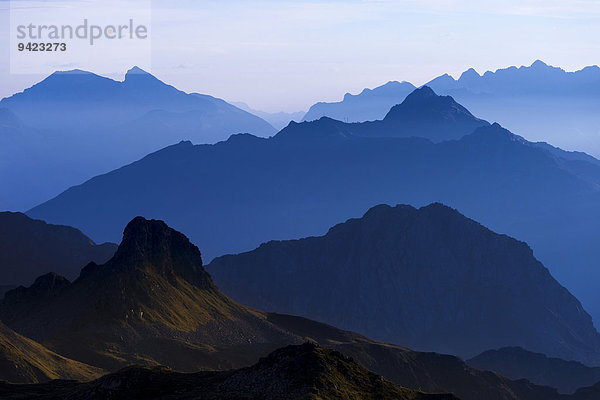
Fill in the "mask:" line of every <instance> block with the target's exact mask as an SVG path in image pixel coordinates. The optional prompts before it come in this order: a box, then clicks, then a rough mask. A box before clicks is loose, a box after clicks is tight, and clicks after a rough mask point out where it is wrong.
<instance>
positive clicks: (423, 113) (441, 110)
mask: <svg viewBox="0 0 600 400" xmlns="http://www.w3.org/2000/svg"><path fill="white" fill-rule="evenodd" d="M318 122H321V123H322V124H329V126H336V128H335V129H337V130H339V131H340V132H342V131H343V132H344V133H343V135H344V136H357V137H360V136H364V137H420V138H425V139H428V140H431V141H432V142H436V143H437V142H442V141H445V140H453V139H460V138H462V137H463V136H466V135H468V134H470V133H473V131H474V130H475V129H477V128H480V127H484V126H488V125H489V123H488V122H487V121H484V120H481V119H478V118H476V117H474V116H473V115H472V114H471V113H470V112H469V110H467V109H466V108H464V107H463V106H461V105H460V104H458V103H457V102H455V101H454V99H453V98H452V97H450V96H438V95H436V94H435V92H434V91H433V90H431V88H429V87H427V86H423V87H422V88H419V89H415V90H414V91H413V92H412V93H411V94H409V95H408V96H407V97H406V99H405V100H404V101H403V102H402V103H401V104H398V105H396V106H394V107H392V109H391V110H390V111H389V112H388V113H387V114H386V116H385V118H383V120H381V121H370V122H364V123H353V124H346V123H343V122H341V121H335V120H332V119H330V118H329V117H323V118H322V119H321V120H319V121H318ZM297 130H300V131H302V130H305V129H304V126H292V125H291V126H288V129H286V130H284V131H283V132H281V134H280V135H279V136H281V137H283V136H290V135H292V134H294V133H293V132H295V131H297ZM284 133H285V135H284Z"/></svg>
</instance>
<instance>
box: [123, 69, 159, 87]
mask: <svg viewBox="0 0 600 400" xmlns="http://www.w3.org/2000/svg"><path fill="white" fill-rule="evenodd" d="M123 82H124V83H125V84H132V83H138V84H139V83H143V84H144V85H147V84H148V83H154V84H155V86H163V85H164V86H168V85H167V84H165V83H164V82H162V81H161V80H160V79H158V78H157V77H155V76H154V75H152V74H151V73H149V72H146V71H144V70H143V69H141V68H140V67H137V66H136V67H133V68H131V69H130V70H129V71H127V73H126V74H125V80H124V81H123ZM157 84H160V85H157Z"/></svg>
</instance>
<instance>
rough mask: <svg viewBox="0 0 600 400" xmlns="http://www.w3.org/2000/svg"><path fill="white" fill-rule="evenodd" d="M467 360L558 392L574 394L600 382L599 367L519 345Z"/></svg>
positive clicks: (477, 365)
mask: <svg viewBox="0 0 600 400" xmlns="http://www.w3.org/2000/svg"><path fill="white" fill-rule="evenodd" d="M467 363H468V364H469V365H472V366H474V367H475V368H479V369H483V370H489V371H494V372H498V373H499V374H502V375H504V376H506V377H509V378H511V379H527V380H529V381H531V382H533V383H535V384H538V385H544V386H550V387H553V388H556V389H558V390H559V391H560V392H561V393H574V392H575V391H576V390H577V389H580V388H583V387H588V386H592V385H594V384H596V383H599V382H600V368H597V367H596V368H592V367H588V366H586V365H583V364H581V363H578V362H575V361H565V360H561V359H559V358H551V357H547V356H545V355H544V354H540V353H533V352H531V351H527V350H525V349H523V348H521V347H505V348H501V349H499V350H488V351H486V352H483V353H481V354H480V355H478V356H477V357H474V358H472V359H470V360H468V361H467Z"/></svg>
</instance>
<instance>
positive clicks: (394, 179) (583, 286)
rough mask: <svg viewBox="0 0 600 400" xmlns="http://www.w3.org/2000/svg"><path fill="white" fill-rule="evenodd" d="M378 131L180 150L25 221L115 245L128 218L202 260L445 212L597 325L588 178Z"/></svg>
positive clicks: (598, 182) (573, 167) (504, 153)
mask: <svg viewBox="0 0 600 400" xmlns="http://www.w3.org/2000/svg"><path fill="white" fill-rule="evenodd" d="M376 125H377V124H375V123H371V124H364V125H363V124H345V123H342V122H339V121H334V120H331V119H326V118H323V119H321V120H318V121H314V122H304V123H300V124H296V123H291V124H290V125H289V126H288V127H287V128H285V129H284V130H282V131H281V132H280V133H278V134H277V135H276V136H275V137H274V138H271V139H263V138H257V137H254V136H252V135H234V136H232V137H231V138H230V139H229V140H227V141H226V142H222V143H219V144H216V145H212V146H211V145H202V146H193V145H192V144H191V143H189V142H182V143H180V144H178V145H174V146H170V147H167V148H165V149H163V150H161V151H158V152H156V153H153V154H150V155H148V156H147V157H145V158H143V159H141V160H140V161H138V162H135V163H133V164H130V165H128V166H125V167H123V168H120V169H118V170H115V171H112V172H110V173H108V174H105V175H101V176H97V177H95V178H93V179H91V180H89V181H88V182H86V183H84V184H82V185H80V186H77V187H73V188H71V189H69V190H67V191H65V192H64V193H62V194H61V195H59V196H57V197H56V198H54V199H52V200H50V201H48V202H46V203H44V204H42V205H40V206H38V207H35V208H34V209H32V210H30V211H29V212H28V213H29V215H31V216H32V217H35V218H42V219H44V220H46V221H49V222H52V223H61V224H67V225H72V226H76V227H78V228H80V229H82V230H83V231H84V232H86V233H89V234H90V235H91V237H93V238H94V239H95V240H101V241H106V240H112V241H117V240H118V239H119V236H120V231H121V228H120V227H122V226H124V225H125V224H126V223H127V222H128V221H129V220H130V219H131V218H133V217H135V216H136V215H140V214H144V215H146V216H148V217H150V218H162V219H165V220H166V221H168V223H169V224H171V225H173V226H174V227H175V228H177V229H179V230H182V231H185V232H188V233H189V235H190V238H191V239H192V241H194V242H195V243H198V244H201V245H202V248H203V251H204V255H205V258H206V259H207V260H211V259H212V258H214V257H216V256H220V255H224V254H228V253H238V252H241V251H248V250H252V249H254V248H256V247H257V246H258V245H260V244H261V243H263V242H266V241H268V240H273V239H294V238H300V237H306V236H310V235H319V234H323V233H325V232H327V230H328V229H329V227H331V226H333V225H334V224H337V223H339V222H340V221H344V220H346V219H347V218H349V217H353V216H354V217H356V216H360V215H362V214H363V213H364V210H367V209H369V208H370V207H372V206H373V205H374V204H381V203H387V204H398V203H404V204H411V205H413V206H422V205H426V204H429V203H432V202H442V203H444V204H447V205H449V206H451V207H454V208H456V209H458V210H459V211H460V212H462V213H463V214H465V215H467V216H468V217H470V218H473V219H475V220H477V221H479V222H481V223H482V224H484V225H485V226H487V227H489V228H490V229H492V230H494V231H496V232H502V233H506V234H509V235H511V236H512V237H515V238H518V239H519V240H524V241H526V242H527V243H528V244H529V245H530V246H531V247H532V248H533V250H534V252H535V255H536V257H537V258H538V259H539V260H540V261H541V262H543V263H544V265H546V266H547V267H548V268H549V269H550V271H551V272H552V274H553V275H554V276H555V277H556V278H557V280H558V281H559V282H561V284H563V285H564V286H565V287H567V288H568V289H569V290H570V291H571V292H572V293H573V294H574V295H575V296H576V297H577V298H579V299H580V300H581V301H582V303H583V305H584V307H585V308H586V309H587V310H588V311H591V314H592V315H593V316H594V318H595V319H596V320H600V306H599V305H600V297H598V296H599V295H598V291H597V290H596V287H595V285H594V284H593V282H594V280H595V278H596V277H598V278H600V273H599V272H598V269H597V268H596V264H595V261H594V260H596V259H598V258H600V249H599V248H598V246H596V242H595V240H594V239H593V238H595V237H597V236H598V235H600V231H599V228H598V225H597V223H596V222H595V221H597V220H598V219H600V205H599V204H600V169H599V167H598V166H597V165H596V164H594V163H590V162H587V161H585V160H573V159H570V158H564V157H562V156H561V155H560V154H559V153H553V152H550V151H548V150H546V149H542V148H540V147H539V145H536V144H533V143H530V142H527V141H526V140H524V139H523V138H521V137H519V136H516V135H514V134H512V133H510V132H509V131H507V130H505V129H503V128H502V127H501V126H500V125H498V124H494V125H489V126H483V127H480V128H478V129H477V130H476V131H475V132H473V133H472V134H469V135H467V136H465V137H463V138H461V139H460V140H450V141H444V142H441V143H438V144H433V143H431V142H430V141H428V140H426V139H422V138H417V137H410V138H398V137H371V136H368V135H367V133H368V130H367V128H368V126H376ZM360 126H365V127H367V128H358V127H360ZM360 129H364V131H361V132H359V133H361V136H358V135H357V134H355V132H357V131H358V130H360ZM375 133H376V132H375ZM582 277H585V278H582Z"/></svg>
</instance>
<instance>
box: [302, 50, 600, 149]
mask: <svg viewBox="0 0 600 400" xmlns="http://www.w3.org/2000/svg"><path fill="white" fill-rule="evenodd" d="M425 85H427V86H429V87H431V88H432V89H433V90H435V91H436V93H439V94H443V95H451V96H452V97H454V98H455V99H456V100H457V101H458V102H459V103H461V104H463V105H464V106H466V107H467V108H469V109H470V110H471V111H472V112H473V113H474V114H476V115H478V116H480V117H482V118H485V119H488V120H491V121H501V122H502V124H503V125H504V126H506V127H507V128H508V129H510V130H512V131H513V132H516V133H518V134H520V135H522V136H524V137H525V138H527V139H528V140H531V141H535V142H537V141H541V142H551V143H553V144H555V145H558V146H559V147H562V148H565V149H569V150H579V151H583V152H587V153H590V154H592V155H594V156H596V157H598V156H600V141H599V140H598V137H597V136H598V132H600V118H599V117H598V113H597V112H595V110H596V109H598V108H599V107H600V96H599V95H598V93H600V68H599V67H598V66H595V65H594V66H589V67H585V68H583V69H581V70H579V71H575V72H566V71H565V70H563V69H561V68H557V67H552V66H550V65H547V64H545V63H544V62H542V61H539V60H538V61H535V62H534V63H533V64H531V65H530V66H522V67H518V68H517V67H509V68H504V69H498V70H496V71H494V72H492V71H487V72H485V73H484V74H483V75H480V74H479V73H477V72H476V71H475V70H474V69H473V68H470V69H469V70H467V71H465V72H463V73H462V74H461V76H460V77H459V79H454V78H453V77H452V76H450V75H448V74H444V75H441V76H439V77H437V78H435V79H433V80H431V81H429V82H428V83H426V84H425ZM411 88H412V89H414V86H413V85H412V84H410V83H408V82H396V81H392V82H388V83H386V84H384V85H382V86H379V87H376V88H374V89H364V90H363V91H362V92H361V93H360V94H357V95H351V94H348V93H347V94H346V95H345V96H344V99H343V100H342V101H341V102H338V103H316V104H315V105H313V106H312V107H311V108H310V110H309V111H308V112H307V113H306V115H305V116H304V120H305V121H312V120H315V119H319V118H321V117H330V118H334V119H338V120H341V121H346V122H363V121H371V120H378V119H382V118H383V116H384V115H385V114H386V113H387V112H388V110H389V109H390V108H391V107H393V106H394V105H396V104H399V103H401V102H402V101H403V100H404V99H405V98H406V96H407V95H408V94H409V93H410V92H411V91H412V90H411Z"/></svg>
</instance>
